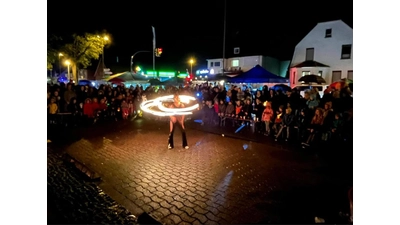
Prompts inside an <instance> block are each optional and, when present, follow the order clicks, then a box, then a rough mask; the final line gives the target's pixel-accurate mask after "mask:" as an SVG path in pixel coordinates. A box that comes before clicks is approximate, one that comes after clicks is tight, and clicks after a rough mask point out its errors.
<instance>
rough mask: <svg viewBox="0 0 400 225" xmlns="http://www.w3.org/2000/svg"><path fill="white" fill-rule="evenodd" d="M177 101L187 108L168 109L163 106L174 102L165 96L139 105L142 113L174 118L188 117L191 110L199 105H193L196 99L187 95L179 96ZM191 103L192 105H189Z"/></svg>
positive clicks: (191, 112)
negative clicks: (178, 116) (177, 116)
mask: <svg viewBox="0 0 400 225" xmlns="http://www.w3.org/2000/svg"><path fill="white" fill-rule="evenodd" d="M179 99H180V101H181V102H182V103H185V104H187V105H188V106H186V107H184V108H168V107H166V106H165V105H164V104H165V103H172V102H173V101H174V96H173V95H167V96H162V97H158V98H156V99H152V100H148V101H144V102H142V104H140V108H141V109H142V110H143V112H147V113H151V114H153V115H156V116H175V115H190V114H193V110H195V109H197V108H199V104H197V103H196V104H194V105H193V103H195V102H196V98H195V97H192V96H188V95H179ZM191 103H192V104H191Z"/></svg>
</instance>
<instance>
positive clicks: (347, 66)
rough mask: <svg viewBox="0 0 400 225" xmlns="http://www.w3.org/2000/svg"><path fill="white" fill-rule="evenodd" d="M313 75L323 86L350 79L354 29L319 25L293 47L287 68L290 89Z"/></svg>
mask: <svg viewBox="0 0 400 225" xmlns="http://www.w3.org/2000/svg"><path fill="white" fill-rule="evenodd" d="M309 74H315V75H319V76H322V77H323V78H324V79H325V81H326V84H331V83H332V82H335V81H338V80H340V79H342V78H348V79H353V29H352V28H351V27H349V26H348V25H347V24H345V23H344V22H343V21H342V20H335V21H329V22H323V23H318V24H317V25H316V26H315V27H314V28H313V29H312V30H311V31H310V32H309V33H308V34H307V35H306V36H305V37H304V38H303V40H301V41H300V42H299V43H298V44H297V45H296V47H295V50H294V54H293V58H292V62H291V64H290V85H291V86H297V85H299V84H300V83H299V82H298V79H300V77H302V76H305V75H309Z"/></svg>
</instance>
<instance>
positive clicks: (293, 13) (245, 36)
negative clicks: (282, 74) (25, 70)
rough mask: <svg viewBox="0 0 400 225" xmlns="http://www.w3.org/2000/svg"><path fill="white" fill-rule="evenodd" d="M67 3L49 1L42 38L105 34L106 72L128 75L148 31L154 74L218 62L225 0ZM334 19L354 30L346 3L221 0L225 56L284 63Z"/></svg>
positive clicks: (146, 59)
mask: <svg viewBox="0 0 400 225" xmlns="http://www.w3.org/2000/svg"><path fill="white" fill-rule="evenodd" d="M67 2H68V3H69V4H60V3H59V2H58V1H48V33H49V34H52V33H54V34H58V35H63V36H65V35H72V34H73V33H79V32H96V31H103V30H106V31H107V32H109V33H110V34H111V35H112V45H110V46H108V48H106V50H105V57H106V59H105V63H106V66H108V67H112V68H113V67H114V68H115V66H118V65H119V66H120V67H121V68H118V70H124V69H125V68H126V69H125V70H128V69H129V63H130V62H129V61H130V56H131V55H132V54H133V53H135V52H136V51H140V50H151V49H152V31H151V26H154V27H155V29H156V40H157V47H161V48H163V54H162V57H160V58H157V59H156V65H157V68H158V69H160V70H167V69H168V70H184V69H185V68H188V67H189V66H188V60H189V58H190V57H194V58H195V59H196V62H197V63H196V66H195V67H194V69H197V68H201V67H203V68H204V67H205V65H206V61H205V60H206V59H209V58H222V46H223V33H224V32H223V28H224V26H223V24H224V19H223V18H224V16H223V15H224V0H202V1H172V0H170V1H162V0H160V1H121V0H112V1H89V0H86V1H77V0H69V1H67ZM309 2H310V3H309ZM322 3H323V4H322ZM337 19H341V20H343V21H344V22H345V23H347V24H348V25H349V26H350V27H353V3H352V1H322V2H318V1H317V2H316V1H301V2H300V1H277V2H273V1H262V0H258V1H256V0H246V1H240V0H237V1H232V0H231V1H227V17H226V25H227V29H226V39H225V40H226V57H230V56H232V54H233V47H240V49H241V56H245V55H257V54H262V55H268V56H272V57H276V58H278V59H281V60H290V59H291V57H292V54H293V50H294V47H295V45H296V44H297V43H298V42H299V41H300V40H301V39H302V38H303V37H304V36H305V35H306V34H307V33H308V32H309V31H310V30H311V29H312V28H313V27H314V26H315V25H316V24H317V23H318V22H324V21H329V20H337ZM117 56H118V58H119V63H116V57H117ZM134 61H135V64H140V65H144V67H148V66H150V68H151V65H152V56H151V54H150V53H140V54H138V55H137V56H136V57H135V60H134ZM116 72H121V71H116Z"/></svg>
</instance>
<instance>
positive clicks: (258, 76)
mask: <svg viewBox="0 0 400 225" xmlns="http://www.w3.org/2000/svg"><path fill="white" fill-rule="evenodd" d="M227 81H228V82H231V83H289V79H286V78H284V77H280V76H278V75H275V74H273V73H271V72H269V71H268V70H266V69H264V68H263V67H261V66H260V65H257V66H255V67H253V68H252V69H250V70H249V71H247V72H244V73H242V74H240V75H238V76H236V77H230V78H228V79H227Z"/></svg>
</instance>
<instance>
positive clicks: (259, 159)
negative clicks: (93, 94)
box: [64, 119, 352, 224]
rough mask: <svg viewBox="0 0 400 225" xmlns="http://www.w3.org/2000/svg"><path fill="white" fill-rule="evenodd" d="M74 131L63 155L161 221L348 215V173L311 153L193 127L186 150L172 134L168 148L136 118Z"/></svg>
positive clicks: (152, 126) (151, 125)
mask: <svg viewBox="0 0 400 225" xmlns="http://www.w3.org/2000/svg"><path fill="white" fill-rule="evenodd" d="M80 133H81V136H82V138H81V139H78V138H76V141H74V142H72V143H71V144H67V145H65V148H64V151H66V152H67V153H69V154H70V155H71V156H73V157H74V158H76V159H77V160H79V161H81V162H83V163H84V164H85V165H86V166H87V167H89V168H90V169H92V170H93V171H95V172H97V173H98V174H99V175H100V176H101V177H102V180H103V182H102V183H100V184H99V186H100V188H101V189H102V190H104V192H105V193H107V194H108V195H110V197H112V198H113V199H115V200H116V201H117V202H118V203H120V204H122V205H123V206H125V207H126V208H127V209H128V210H129V211H131V212H132V213H133V214H134V215H140V214H141V213H142V212H146V213H148V214H150V215H152V216H153V217H154V218H156V219H157V220H158V221H160V222H161V223H163V224H232V223H235V224H238V223H239V224H244V223H246V224H247V223H313V222H314V217H315V216H318V217H322V218H324V219H325V221H326V222H330V221H331V222H337V215H338V214H339V211H348V209H347V208H348V201H347V198H346V197H347V195H346V194H347V190H348V187H349V186H351V185H352V184H351V181H350V180H351V179H349V177H348V176H347V175H346V174H351V173H352V171H344V172H343V171H340V172H339V171H337V172H335V170H332V169H330V168H329V167H327V166H326V165H325V164H324V161H323V160H321V159H320V158H318V157H315V155H314V154H307V153H304V152H296V151H289V150H285V149H284V148H280V147H278V146H277V145H268V143H267V144H263V143H255V142H250V141H245V140H240V139H235V138H226V137H223V136H221V135H215V134H210V133H205V132H203V131H199V130H193V129H188V130H187V135H188V141H189V145H190V149H188V150H185V149H183V148H181V147H180V143H181V138H180V134H179V131H178V132H176V134H175V149H174V150H167V145H166V144H167V143H166V142H167V136H168V124H167V123H166V122H158V123H155V122H151V121H146V120H143V119H137V120H135V121H133V122H125V123H124V125H123V126H117V125H115V126H111V127H105V128H99V127H95V128H93V129H88V128H85V129H84V130H80ZM89 134H90V135H89ZM75 135H77V134H75ZM77 136H79V135H77ZM336 164H337V163H336Z"/></svg>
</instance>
